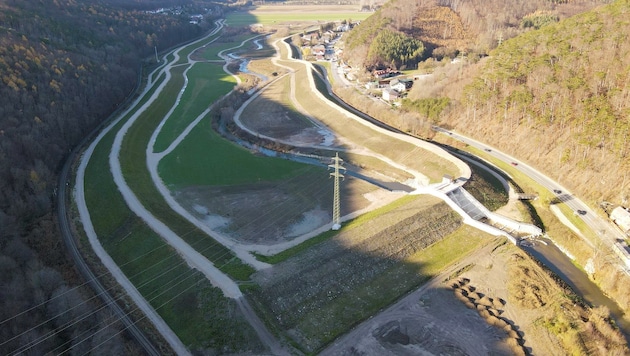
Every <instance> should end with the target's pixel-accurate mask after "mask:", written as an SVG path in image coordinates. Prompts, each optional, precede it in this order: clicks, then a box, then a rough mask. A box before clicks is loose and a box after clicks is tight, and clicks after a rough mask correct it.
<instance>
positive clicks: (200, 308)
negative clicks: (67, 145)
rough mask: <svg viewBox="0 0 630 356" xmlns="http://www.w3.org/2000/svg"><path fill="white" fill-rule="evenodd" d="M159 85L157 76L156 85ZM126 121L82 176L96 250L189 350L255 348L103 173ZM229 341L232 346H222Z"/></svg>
mask: <svg viewBox="0 0 630 356" xmlns="http://www.w3.org/2000/svg"><path fill="white" fill-rule="evenodd" d="M163 79H164V77H163V76H162V77H161V79H160V80H158V81H157V84H158V85H159V83H160V82H161V81H163ZM152 93H153V91H151V92H149V93H148V94H147V95H146V96H145V99H143V101H142V102H140V103H139V105H138V106H137V107H140V106H142V104H144V103H145V102H146V99H147V98H148V97H149V96H151V94H152ZM130 115H131V114H129V115H127V117H125V118H123V120H121V122H119V123H118V124H117V125H116V126H115V127H114V128H113V129H112V130H111V131H110V132H109V133H108V134H106V135H105V136H104V137H103V139H102V140H101V141H100V143H99V144H98V145H97V146H96V148H95V150H94V153H93V155H92V157H91V159H90V162H89V164H88V166H87V169H86V172H85V178H86V179H85V195H86V203H87V205H88V208H89V210H90V215H91V219H92V223H93V225H94V229H95V231H96V233H97V234H98V236H99V239H100V241H101V244H102V245H103V247H104V248H105V249H106V250H107V252H108V254H109V255H110V256H111V257H112V258H113V259H114V261H116V263H117V264H118V266H119V267H120V268H121V270H122V271H123V272H124V273H125V274H126V275H127V277H128V278H129V279H130V280H131V281H132V282H133V283H134V285H135V286H136V287H137V288H138V290H139V291H140V293H141V294H142V295H143V296H144V298H145V299H146V300H147V301H149V303H150V304H151V305H152V306H153V308H154V309H156V311H157V312H158V313H159V314H160V316H161V317H162V318H163V319H164V320H165V321H166V322H167V323H168V324H169V325H170V327H171V328H172V329H173V331H175V333H176V334H177V335H178V336H179V338H180V339H181V340H182V342H184V344H186V345H188V346H189V347H190V348H191V349H193V350H194V349H204V348H216V349H222V348H224V347H229V348H232V349H235V350H238V347H239V345H237V344H235V342H237V341H236V340H240V341H238V342H240V343H243V344H249V345H251V346H252V347H260V346H257V345H259V341H258V340H257V337H256V336H255V334H254V332H253V330H252V329H251V328H250V326H249V324H247V322H245V320H244V319H243V318H242V317H240V316H238V315H234V312H233V311H234V310H235V309H236V305H235V303H234V301H232V300H230V299H227V298H225V297H223V293H222V292H221V290H220V289H218V288H214V287H213V286H212V285H211V284H210V282H209V281H208V280H207V279H206V278H205V276H203V275H202V274H201V273H199V272H197V271H195V270H192V269H190V268H189V267H188V265H187V264H186V263H185V261H184V260H183V259H182V258H181V257H180V256H179V255H178V253H177V252H176V251H174V250H173V249H172V248H171V247H170V246H168V245H167V244H166V243H165V242H164V241H163V240H162V238H161V237H160V236H159V235H158V234H156V233H155V232H154V231H153V230H151V229H150V228H149V227H148V226H146V225H145V224H144V222H143V221H142V220H141V219H140V218H138V217H137V216H136V215H135V214H134V213H133V212H132V211H131V210H129V208H128V207H127V205H126V203H125V201H124V199H123V197H122V196H121V195H120V193H119V192H118V189H117V187H116V185H115V183H114V181H113V177H112V175H111V173H110V172H109V170H108V169H103V167H108V166H109V162H108V156H109V151H110V148H111V146H112V144H113V141H114V136H115V135H116V132H117V131H118V130H119V129H120V127H121V126H122V125H123V124H124V122H125V121H126V120H127V119H128V118H129V116H130ZM193 246H194V245H193ZM194 247H196V246H194ZM230 339H232V340H234V341H231V342H226V341H227V340H230Z"/></svg>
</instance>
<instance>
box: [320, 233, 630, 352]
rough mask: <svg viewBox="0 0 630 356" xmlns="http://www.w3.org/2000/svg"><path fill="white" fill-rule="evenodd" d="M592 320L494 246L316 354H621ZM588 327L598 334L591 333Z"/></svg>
mask: <svg viewBox="0 0 630 356" xmlns="http://www.w3.org/2000/svg"><path fill="white" fill-rule="evenodd" d="M600 314H605V313H604V312H602V311H601V310H599V308H598V309H594V310H591V309H590V308H588V307H585V306H584V305H582V304H580V303H579V302H578V301H577V299H576V298H575V296H574V295H573V294H572V292H571V291H570V290H567V289H566V287H565V286H563V285H562V283H561V282H558V281H557V280H555V279H554V278H553V276H552V275H550V274H549V273H548V272H546V271H545V270H544V269H543V268H541V267H540V266H539V265H538V264H537V263H536V262H535V261H534V260H533V259H531V258H530V257H529V256H527V255H526V254H525V253H524V252H523V251H521V250H520V249H519V248H518V247H516V246H513V245H511V244H509V243H505V242H500V243H498V244H496V243H495V244H490V245H488V246H486V247H484V248H482V249H479V250H478V251H476V252H475V253H473V254H470V255H469V256H468V257H467V258H466V259H464V260H462V261H461V262H459V263H458V264H456V265H454V266H453V267H452V268H449V269H448V270H446V271H444V272H443V273H442V274H441V275H439V276H438V277H436V278H434V279H433V280H432V281H431V282H429V283H428V284H427V285H425V286H423V287H421V288H420V289H418V290H416V291H415V292H413V293H411V294H409V295H408V296H407V297H405V298H403V299H402V300H400V301H399V302H397V303H396V304H394V305H392V306H391V307H390V308H388V309H387V310H385V311H383V312H382V313H380V314H378V315H375V316H374V317H373V318H371V319H370V320H368V321H366V322H364V323H362V324H361V325H359V326H357V327H356V328H355V329H354V330H353V331H351V332H350V333H349V334H347V335H344V336H343V337H342V338H340V339H338V340H337V341H335V342H334V343H333V344H332V345H331V346H330V347H329V348H328V349H326V350H325V351H324V352H323V353H322V355H347V354H353V355H366V356H367V355H418V354H424V353H426V354H449V355H487V354H497V355H519V354H520V355H523V354H538V355H566V354H586V353H589V354H601V355H606V354H620V355H621V354H628V348H627V345H625V342H624V339H623V337H622V336H621V335H620V334H619V333H618V332H614V331H612V329H611V327H610V325H609V324H606V323H605V322H602V320H603V319H601V316H600ZM595 325H598V327H601V328H603V329H604V330H605V331H601V332H600V331H597V332H593V328H595ZM593 345H599V346H597V347H595V346H593ZM598 347H599V349H598ZM587 350H590V351H587Z"/></svg>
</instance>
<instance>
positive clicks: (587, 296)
mask: <svg viewBox="0 0 630 356" xmlns="http://www.w3.org/2000/svg"><path fill="white" fill-rule="evenodd" d="M541 241H542V242H541ZM521 248H523V250H525V251H527V252H529V253H530V254H531V255H532V256H534V257H535V258H536V259H537V260H539V261H540V262H542V263H543V264H544V265H545V266H547V268H549V269H550V270H552V271H553V272H554V273H555V274H557V275H558V277H560V278H562V280H563V281H565V282H566V283H567V284H568V285H569V286H570V287H571V288H572V289H573V291H574V292H575V293H576V294H577V295H579V296H580V297H582V298H583V299H584V301H586V302H587V303H588V304H590V305H592V306H600V305H603V306H606V307H607V308H608V309H609V310H610V314H611V316H612V317H613V319H615V322H616V323H617V326H618V327H619V330H620V331H621V332H622V333H623V335H624V337H625V338H626V341H627V342H629V343H630V323H629V322H627V321H626V320H624V319H623V317H622V316H623V315H624V312H623V311H622V310H621V308H619V305H617V303H616V302H615V301H614V300H612V299H610V298H608V297H607V296H606V295H604V293H602V291H601V289H599V287H598V286H597V285H596V284H595V283H593V281H591V280H590V279H589V278H588V276H587V275H586V273H585V272H584V271H582V270H581V269H579V268H577V267H576V266H575V265H574V264H573V263H572V262H571V259H570V258H569V257H567V256H566V255H565V254H564V253H562V251H561V250H560V249H559V248H558V247H557V246H556V245H554V243H553V242H552V241H551V240H549V239H538V241H533V243H532V244H531V246H521Z"/></svg>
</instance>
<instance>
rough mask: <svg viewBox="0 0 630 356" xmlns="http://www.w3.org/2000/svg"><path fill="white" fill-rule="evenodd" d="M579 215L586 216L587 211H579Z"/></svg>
mask: <svg viewBox="0 0 630 356" xmlns="http://www.w3.org/2000/svg"><path fill="white" fill-rule="evenodd" d="M577 213H578V214H580V215H586V210H578V211H577Z"/></svg>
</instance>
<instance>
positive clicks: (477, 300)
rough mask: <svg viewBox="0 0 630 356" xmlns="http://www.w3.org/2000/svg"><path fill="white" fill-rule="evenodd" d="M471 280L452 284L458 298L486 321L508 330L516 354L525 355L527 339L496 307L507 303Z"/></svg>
mask: <svg viewBox="0 0 630 356" xmlns="http://www.w3.org/2000/svg"><path fill="white" fill-rule="evenodd" d="M469 282H470V280H465V281H464V280H460V281H458V282H457V283H453V284H451V287H452V289H453V293H454V294H455V297H456V298H457V300H459V301H461V302H463V303H464V305H466V307H468V308H470V309H475V310H477V312H478V313H479V316H481V317H482V318H483V319H484V320H485V321H486V323H488V324H489V325H492V326H493V327H496V328H498V329H501V330H504V331H506V332H507V338H508V345H509V346H510V348H511V350H512V351H513V352H514V354H515V355H525V354H526V353H527V350H526V349H525V347H524V346H523V345H524V344H525V341H524V340H523V337H522V334H521V333H518V331H517V330H518V326H516V325H515V324H514V322H512V321H511V320H509V319H507V318H505V317H502V316H501V314H503V310H501V309H495V308H494V307H495V306H497V305H501V306H503V305H505V303H504V302H503V300H502V299H500V298H491V297H488V296H487V295H485V294H483V293H480V292H479V291H477V288H475V287H474V286H472V285H470V284H469ZM495 300H497V302H495Z"/></svg>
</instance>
